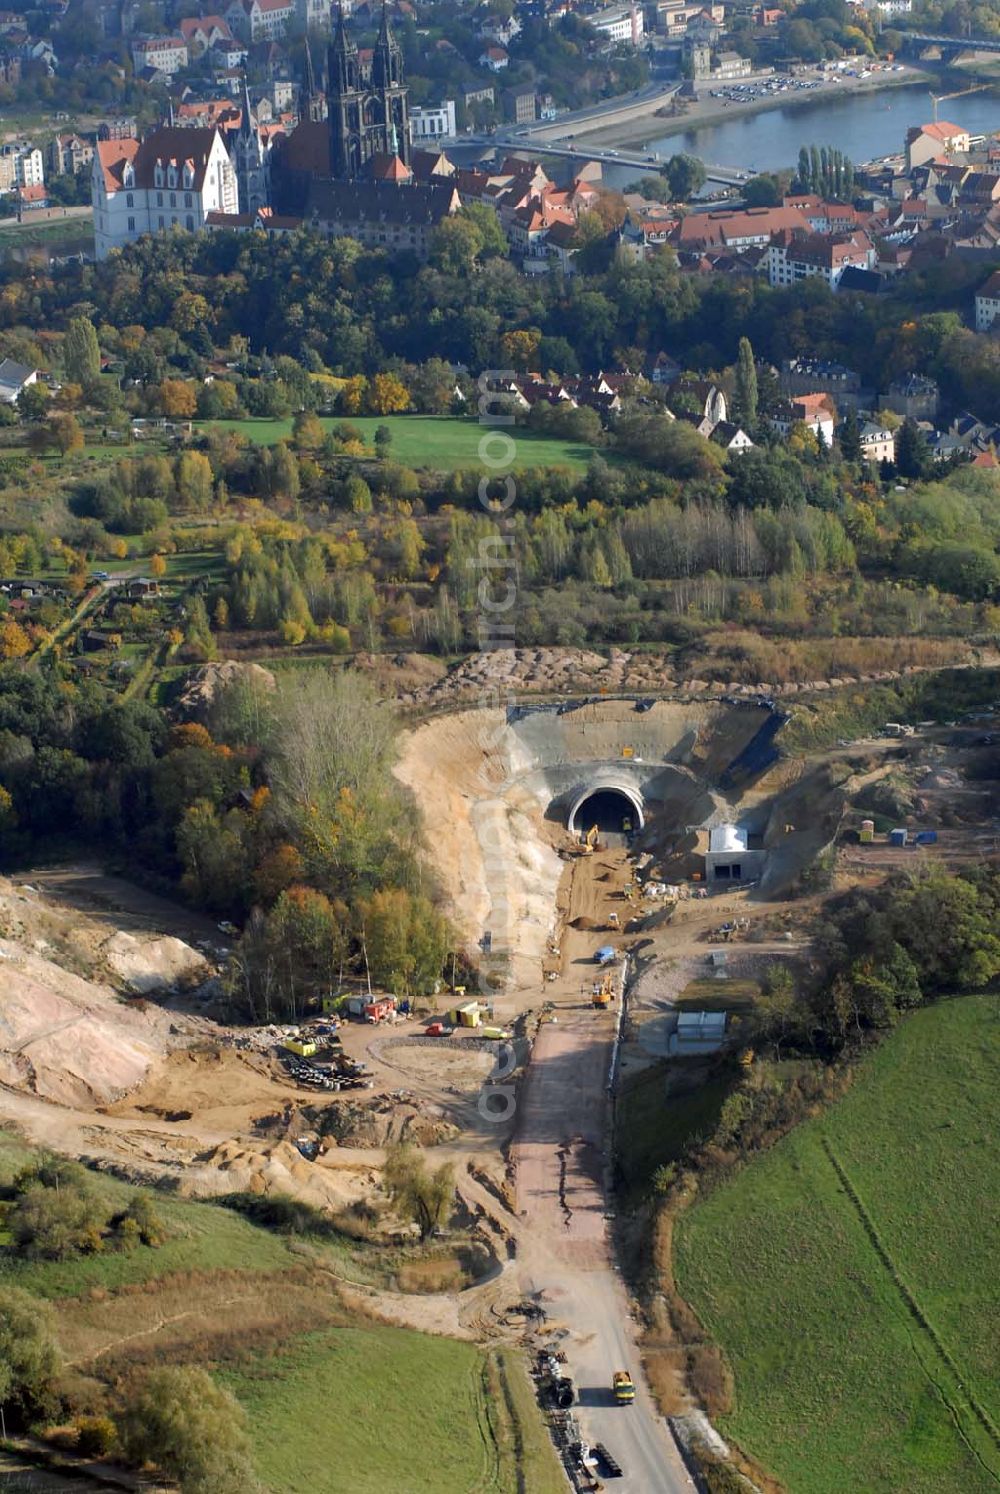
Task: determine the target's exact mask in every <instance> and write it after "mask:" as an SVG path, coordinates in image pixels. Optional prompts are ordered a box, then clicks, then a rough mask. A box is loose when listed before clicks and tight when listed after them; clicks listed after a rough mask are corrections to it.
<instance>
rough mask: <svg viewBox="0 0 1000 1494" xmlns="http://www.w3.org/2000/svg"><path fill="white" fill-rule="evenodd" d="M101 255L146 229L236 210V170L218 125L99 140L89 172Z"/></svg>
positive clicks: (197, 224) (199, 222)
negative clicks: (142, 137)
mask: <svg viewBox="0 0 1000 1494" xmlns="http://www.w3.org/2000/svg"><path fill="white" fill-rule="evenodd" d="M91 200H92V202H93V206H94V246H95V251H96V255H97V258H98V259H105V258H106V257H107V256H108V254H109V253H110V252H111V250H112V249H120V248H121V247H122V246H123V245H124V244H131V243H134V242H135V240H136V239H138V238H139V237H141V235H142V234H145V233H162V232H164V231H165V230H167V229H169V228H183V229H187V230H188V232H190V233H194V232H196V231H197V230H198V229H200V228H204V226H205V219H206V217H207V215H208V214H209V213H210V212H223V213H235V212H237V211H238V190H237V182H236V172H235V171H234V170H233V165H232V162H231V161H230V159H229V153H228V151H227V150H226V146H225V142H224V141H223V138H222V135H221V133H220V132H219V131H218V130H216V129H177V128H165V129H160V130H154V132H153V133H152V134H151V135H147V137H146V139H145V140H144V141H143V142H142V143H141V144H140V143H139V141H138V140H101V141H99V142H98V146H97V152H96V154H95V156H94V164H93V172H92V177H91Z"/></svg>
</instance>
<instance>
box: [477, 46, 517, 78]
mask: <svg viewBox="0 0 1000 1494" xmlns="http://www.w3.org/2000/svg"><path fill="white" fill-rule="evenodd" d="M509 64H510V58H509V57H508V55H507V50H506V48H505V47H484V48H483V50H482V51H481V52H480V54H479V66H480V67H485V68H489V70H490V72H491V73H502V72H503V70H504V68H505V67H508V66H509Z"/></svg>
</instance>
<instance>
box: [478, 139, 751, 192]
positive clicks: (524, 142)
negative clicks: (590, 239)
mask: <svg viewBox="0 0 1000 1494" xmlns="http://www.w3.org/2000/svg"><path fill="white" fill-rule="evenodd" d="M503 143H504V145H505V146H507V147H508V148H511V149H514V150H522V151H526V150H531V151H537V152H538V153H539V155H546V156H565V157H567V158H568V159H572V160H578V161H600V163H601V165H602V166H629V167H634V168H635V169H636V170H637V171H645V172H652V171H657V170H659V168H660V167H661V166H663V165H664V164H665V163H666V161H667V157H666V156H664V155H661V154H659V153H650V152H645V153H642V152H638V151H635V150H591V149H588V148H587V147H586V146H581V145H576V146H571V145H551V144H550V143H549V142H548V141H547V140H535V139H533V138H532V136H531V133H530V131H529V132H527V133H525V134H519V136H518V137H517V139H513V140H512V139H506V140H504V142H503ZM752 176H753V172H752V171H745V170H744V169H743V168H742V167H740V166H710V165H709V164H708V162H707V161H706V162H705V179H706V181H710V182H715V183H717V184H719V185H720V186H724V187H741V186H742V185H743V183H744V182H748V181H749V180H750V178H751V177H752Z"/></svg>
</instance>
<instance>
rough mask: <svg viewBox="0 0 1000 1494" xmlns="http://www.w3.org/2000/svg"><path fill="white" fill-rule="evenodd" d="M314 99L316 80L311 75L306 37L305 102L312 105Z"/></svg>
mask: <svg viewBox="0 0 1000 1494" xmlns="http://www.w3.org/2000/svg"><path fill="white" fill-rule="evenodd" d="M315 97H316V78H315V75H314V73H313V54H312V49H311V48H310V46H309V36H308V33H307V35H306V100H307V102H308V103H312V101H313V99H314V98H315Z"/></svg>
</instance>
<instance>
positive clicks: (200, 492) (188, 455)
mask: <svg viewBox="0 0 1000 1494" xmlns="http://www.w3.org/2000/svg"><path fill="white" fill-rule="evenodd" d="M174 477H175V481H176V484H177V500H178V502H179V503H180V506H181V508H183V509H187V510H188V511H189V512H193V513H204V512H205V511H206V509H208V508H211V506H212V464H211V462H210V461H209V460H208V457H207V456H206V455H205V453H204V452H203V451H182V452H181V454H180V456H179V457H178V458H177V463H176V466H175V468H174Z"/></svg>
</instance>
